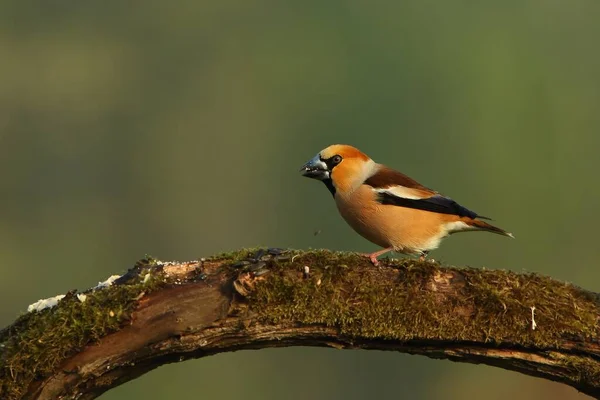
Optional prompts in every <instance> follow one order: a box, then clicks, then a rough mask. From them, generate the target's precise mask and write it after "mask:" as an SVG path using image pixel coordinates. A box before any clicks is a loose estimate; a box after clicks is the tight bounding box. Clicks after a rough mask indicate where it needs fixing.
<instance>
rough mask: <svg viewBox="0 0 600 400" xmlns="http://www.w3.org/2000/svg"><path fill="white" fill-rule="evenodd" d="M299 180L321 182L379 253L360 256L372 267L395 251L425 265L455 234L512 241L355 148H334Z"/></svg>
mask: <svg viewBox="0 0 600 400" xmlns="http://www.w3.org/2000/svg"><path fill="white" fill-rule="evenodd" d="M300 172H301V173H302V175H304V176H305V177H308V178H312V179H316V180H320V181H321V182H323V183H324V184H325V186H326V187H327V189H328V190H329V192H330V193H331V194H332V195H333V198H334V200H335V204H336V206H337V209H338V211H339V213H340V214H341V216H342V217H343V219H344V220H345V221H346V222H347V223H348V225H350V227H352V228H353V229H354V230H355V231H356V232H357V233H358V234H360V235H361V236H362V237H364V238H365V239H367V240H369V241H370V242H372V243H374V244H376V245H378V246H380V247H382V249H381V250H379V251H375V252H373V253H368V254H362V255H364V256H365V257H368V258H369V260H370V261H371V263H373V265H375V266H377V265H379V261H378V260H377V257H379V256H381V255H383V254H385V253H387V252H390V251H394V252H397V253H402V254H406V255H414V256H419V260H421V261H424V260H425V258H426V257H427V255H428V254H429V252H430V251H431V250H434V249H436V248H438V247H439V245H440V242H441V241H442V239H444V238H446V237H448V236H449V235H452V234H454V233H457V232H468V231H486V232H492V233H496V234H499V235H503V236H508V237H510V238H514V235H513V234H512V233H509V232H507V231H505V230H504V229H500V228H498V227H496V226H493V225H491V224H489V223H487V222H485V221H482V220H483V219H486V220H490V218H488V217H484V216H481V215H479V214H477V213H475V212H473V211H471V210H469V209H467V208H466V207H463V206H461V205H460V204H458V203H457V202H456V201H454V200H452V199H451V198H450V197H447V196H444V195H442V194H441V193H439V192H436V191H434V190H432V189H429V188H427V187H425V186H423V185H421V184H420V183H419V182H417V181H416V180H414V179H412V178H410V177H408V176H406V175H405V174H403V173H401V172H398V171H396V170H394V169H392V168H390V167H387V166H385V165H383V164H379V163H376V162H375V161H373V160H372V159H371V158H370V157H369V156H367V155H366V154H365V153H363V152H362V151H360V150H359V149H357V148H356V147H353V146H350V145H345V144H334V145H331V146H329V147H327V148H325V149H323V150H321V151H320V152H319V153H318V154H317V155H316V156H315V157H313V158H312V159H311V160H310V161H308V162H307V163H306V164H304V165H303V166H302V168H301V169H300Z"/></svg>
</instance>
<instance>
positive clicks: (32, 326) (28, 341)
mask: <svg viewBox="0 0 600 400" xmlns="http://www.w3.org/2000/svg"><path fill="white" fill-rule="evenodd" d="M84 294H85V295H86V298H85V299H84V300H82V299H83V297H81V296H80V297H77V296H76V295H75V293H69V294H68V295H67V296H66V297H65V298H63V299H62V300H61V301H60V302H59V303H58V305H57V306H55V307H53V308H48V309H44V310H42V311H36V312H31V313H28V314H26V315H24V316H22V317H20V318H19V319H18V320H17V321H16V322H15V323H14V324H13V325H11V326H9V327H7V328H5V329H4V330H3V331H2V332H0V350H1V351H2V355H1V356H0V398H3V399H5V398H6V399H56V398H78V399H93V398H96V397H97V396H99V395H100V394H102V393H103V392H105V391H106V390H109V389H111V388H113V387H115V386H118V385H120V384H121V383H124V382H126V381H129V380H131V379H135V378H136V377H138V376H140V375H142V374H144V373H146V372H147V371H150V370H152V369H154V368H156V367H158V366H160V365H162V364H166V363H171V362H179V361H184V360H186V359H190V358H200V357H203V356H206V355H211V354H216V353H221V352H227V351H235V350H241V349H260V348H267V347H285V346H328V347H334V348H338V349H356V348H361V349H379V350H393V351H399V352H404V353H410V354H421V355H425V356H427V357H431V358H439V359H449V360H453V361H460V362H468V363H476V364H479V363H482V364H487V365H492V366H496V367H500V368H504V369H508V370H513V371H518V372H521V373H524V374H527V375H532V376H536V377H541V378H545V379H548V380H552V381H557V382H562V383H565V384H567V385H570V386H572V387H574V388H576V389H578V390H579V391H581V392H583V393H586V394H588V395H590V396H593V397H596V398H598V397H599V396H600V346H599V342H598V334H599V330H598V315H599V310H600V303H599V300H598V295H596V294H594V293H591V292H587V291H585V290H583V289H580V288H578V287H575V286H573V285H570V284H566V283H562V282H558V281H555V280H552V279H551V278H547V277H543V276H540V275H536V274H517V273H514V272H510V271H490V270H484V269H471V268H455V267H448V266H442V265H440V264H438V263H435V262H429V261H427V262H419V261H417V260H410V259H403V260H387V261H386V260H383V262H382V265H381V266H380V267H374V266H373V265H371V264H370V263H369V262H368V261H367V260H366V259H363V258H362V257H360V256H358V255H356V254H352V253H334V252H329V251H325V250H322V251H309V252H299V251H281V250H278V249H269V251H263V250H259V251H257V250H252V251H250V250H242V251H240V252H236V253H232V254H226V255H220V256H215V257H212V258H209V259H202V260H198V261H193V262H181V263H180V262H171V263H164V262H160V261H157V260H153V259H145V260H142V261H141V262H138V264H136V266H135V267H134V268H132V269H131V270H130V271H129V272H128V273H127V274H125V275H124V276H122V277H121V278H119V279H118V280H117V281H115V282H114V283H113V284H112V285H111V286H109V287H106V288H97V289H93V290H89V291H87V292H85V293H84ZM75 327H76V331H75V332H74V329H75ZM32 338H35V340H33V339H32ZM36 341H37V342H36ZM38 342H39V343H38Z"/></svg>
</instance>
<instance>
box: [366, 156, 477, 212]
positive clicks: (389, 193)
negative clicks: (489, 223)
mask: <svg viewBox="0 0 600 400" xmlns="http://www.w3.org/2000/svg"><path fill="white" fill-rule="evenodd" d="M364 184H365V185H368V186H371V187H372V189H373V191H375V192H376V195H377V197H376V198H377V201H378V202H379V203H381V204H386V205H394V206H399V207H408V208H416V209H419V210H424V211H431V212H437V213H441V214H452V215H458V216H459V217H469V218H484V219H486V217H482V216H479V215H478V214H477V213H475V212H473V211H471V210H469V209H467V208H465V207H463V206H461V205H460V204H458V203H457V202H455V201H454V200H452V199H451V198H449V197H446V196H443V195H441V194H440V193H438V192H436V191H434V190H431V189H429V188H427V187H425V186H423V185H421V184H420V183H419V182H417V181H415V180H414V179H412V178H409V177H408V176H406V175H404V174H403V173H401V172H398V171H395V170H393V169H391V168H387V167H383V166H382V167H381V168H379V170H378V171H377V172H376V173H375V174H373V176H371V177H369V178H368V179H367V180H366V181H365V182H364ZM488 219H489V218H488Z"/></svg>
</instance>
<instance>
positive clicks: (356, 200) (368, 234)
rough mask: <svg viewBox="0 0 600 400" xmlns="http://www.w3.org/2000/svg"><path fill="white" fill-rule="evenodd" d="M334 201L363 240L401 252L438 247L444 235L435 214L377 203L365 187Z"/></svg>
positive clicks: (438, 218)
mask: <svg viewBox="0 0 600 400" xmlns="http://www.w3.org/2000/svg"><path fill="white" fill-rule="evenodd" d="M335 201H336V204H337V207H338V210H339V212H340V214H341V215H342V217H343V218H344V220H346V222H347V223H348V224H349V225H350V226H351V227H352V228H353V229H354V230H355V231H356V232H357V233H358V234H360V235H361V236H363V237H364V238H365V239H367V240H369V241H371V242H373V243H375V244H377V245H379V246H381V247H394V248H395V249H397V250H400V251H406V252H409V253H410V252H419V251H422V250H429V249H432V248H435V247H437V245H438V244H439V240H440V239H441V238H442V237H443V236H444V234H445V233H444V232H443V229H442V225H443V224H442V221H441V220H440V216H439V214H437V213H432V212H429V211H422V210H416V209H411V208H406V207H399V206H395V205H383V204H380V203H378V202H377V200H376V198H375V193H373V191H372V190H371V189H370V188H368V187H365V186H361V187H360V188H359V189H357V190H355V191H354V192H352V193H350V194H348V193H339V192H338V193H336V196H335Z"/></svg>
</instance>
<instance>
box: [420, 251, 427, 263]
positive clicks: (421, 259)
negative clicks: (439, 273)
mask: <svg viewBox="0 0 600 400" xmlns="http://www.w3.org/2000/svg"><path fill="white" fill-rule="evenodd" d="M428 254H429V250H423V251H422V252H421V256H420V257H419V261H425V257H427V255H428Z"/></svg>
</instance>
